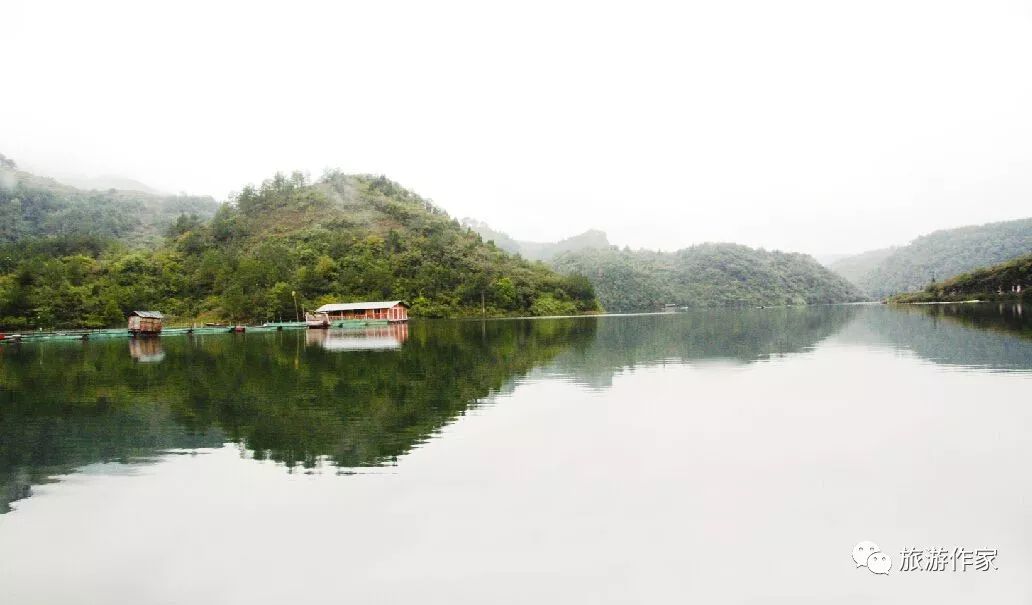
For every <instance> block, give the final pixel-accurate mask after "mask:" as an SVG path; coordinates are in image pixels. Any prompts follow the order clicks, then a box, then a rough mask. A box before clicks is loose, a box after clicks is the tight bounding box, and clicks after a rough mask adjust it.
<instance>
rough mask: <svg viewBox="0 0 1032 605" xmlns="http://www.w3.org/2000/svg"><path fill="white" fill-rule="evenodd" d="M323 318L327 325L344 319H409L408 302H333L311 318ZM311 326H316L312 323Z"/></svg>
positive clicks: (379, 321)
mask: <svg viewBox="0 0 1032 605" xmlns="http://www.w3.org/2000/svg"><path fill="white" fill-rule="evenodd" d="M316 318H318V320H320V321H321V320H323V319H324V318H325V324H326V325H325V326H322V327H330V326H336V324H337V322H342V321H364V322H366V323H373V322H375V323H397V322H404V321H408V304H406V303H405V302H404V301H401V300H383V301H374V302H354V303H333V304H329V305H323V306H321V307H319V308H318V309H316V310H315V317H313V318H311V319H316ZM308 325H309V327H320V326H315V325H313V324H312V323H309V324H308Z"/></svg>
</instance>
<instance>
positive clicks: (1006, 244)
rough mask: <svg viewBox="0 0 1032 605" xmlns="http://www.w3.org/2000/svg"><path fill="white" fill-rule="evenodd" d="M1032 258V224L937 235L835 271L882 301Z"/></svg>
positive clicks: (1012, 223) (862, 258)
mask: <svg viewBox="0 0 1032 605" xmlns="http://www.w3.org/2000/svg"><path fill="white" fill-rule="evenodd" d="M1029 252H1032V218H1028V219H1021V220H1015V221H1004V222H1000V223H988V224H985V225H975V226H970V227H961V228H959V229H946V230H942V231H936V232H934V233H930V234H928V235H924V236H921V237H919V238H917V239H915V240H914V241H913V242H911V243H910V244H909V245H906V246H902V247H899V248H891V249H887V250H875V251H872V252H865V253H864V254H861V255H858V256H854V257H850V258H846V259H842V260H840V261H838V262H836V263H832V265H831V266H830V267H831V269H832V270H833V271H835V272H837V273H839V274H840V275H842V276H843V277H845V278H847V279H849V280H850V281H852V282H853V283H855V284H856V285H857V286H859V287H860V288H861V289H862V290H864V291H865V292H866V293H867V294H869V295H870V296H872V297H874V298H883V297H886V296H890V295H893V294H898V293H901V292H913V291H916V290H920V289H922V288H924V287H925V286H927V285H928V284H929V283H930V282H931V281H932V280H933V279H943V278H944V277H947V276H950V275H958V274H960V273H963V272H965V271H971V270H973V269H977V268H979V267H987V266H989V265H993V264H996V263H1000V262H1003V261H1006V260H1009V259H1012V258H1015V257H1018V256H1021V255H1023V254H1028V253H1029Z"/></svg>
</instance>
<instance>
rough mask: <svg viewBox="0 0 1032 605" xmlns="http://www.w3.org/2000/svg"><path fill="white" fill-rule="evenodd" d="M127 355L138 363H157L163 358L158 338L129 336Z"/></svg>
mask: <svg viewBox="0 0 1032 605" xmlns="http://www.w3.org/2000/svg"><path fill="white" fill-rule="evenodd" d="M129 355H131V356H132V358H133V359H135V360H136V361H138V362H140V363H157V362H159V361H161V360H162V359H164V358H165V350H164V349H162V348H161V339H160V338H130V339H129Z"/></svg>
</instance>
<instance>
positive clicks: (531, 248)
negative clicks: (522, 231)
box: [462, 218, 610, 262]
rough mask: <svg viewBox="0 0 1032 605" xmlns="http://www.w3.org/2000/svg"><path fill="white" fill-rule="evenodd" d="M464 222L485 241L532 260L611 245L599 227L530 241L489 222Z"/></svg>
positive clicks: (469, 219) (467, 219)
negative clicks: (554, 239) (538, 240)
mask: <svg viewBox="0 0 1032 605" xmlns="http://www.w3.org/2000/svg"><path fill="white" fill-rule="evenodd" d="M462 224H463V225H464V226H466V227H469V228H471V229H473V230H474V231H476V232H477V233H479V234H480V236H481V237H483V238H484V240H485V241H490V242H494V244H495V245H496V246H498V247H499V248H501V249H502V250H506V251H508V252H511V253H513V254H519V255H520V256H522V257H523V258H527V259H530V260H540V261H545V262H548V261H551V260H552V259H554V258H555V257H557V256H559V255H560V254H562V253H564V252H577V251H580V250H594V249H605V248H608V247H609V245H610V244H609V239H608V238H607V237H606V234H605V232H603V231H599V230H597V229H589V230H587V231H585V232H584V233H581V234H580V235H574V236H571V237H568V238H565V239H561V240H559V241H558V242H528V241H524V240H518V239H513V238H512V237H510V236H509V234H508V233H504V232H502V231H496V230H494V229H492V228H491V226H490V225H488V224H487V223H484V222H481V221H477V220H475V219H471V218H464V219H462Z"/></svg>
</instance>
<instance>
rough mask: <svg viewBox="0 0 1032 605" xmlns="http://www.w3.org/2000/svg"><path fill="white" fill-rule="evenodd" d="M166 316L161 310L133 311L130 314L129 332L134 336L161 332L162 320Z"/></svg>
mask: <svg viewBox="0 0 1032 605" xmlns="http://www.w3.org/2000/svg"><path fill="white" fill-rule="evenodd" d="M164 317H165V316H164V315H162V314H161V312H160V311H133V312H132V313H130V314H129V333H130V334H132V335H133V336H138V335H141V334H161V320H162V319H164Z"/></svg>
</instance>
